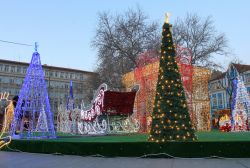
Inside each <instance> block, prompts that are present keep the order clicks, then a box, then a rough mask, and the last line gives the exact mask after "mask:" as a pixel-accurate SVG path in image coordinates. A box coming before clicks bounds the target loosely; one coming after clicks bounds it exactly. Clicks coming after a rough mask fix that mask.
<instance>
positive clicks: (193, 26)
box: [173, 14, 228, 69]
mask: <svg viewBox="0 0 250 168" xmlns="http://www.w3.org/2000/svg"><path fill="white" fill-rule="evenodd" d="M173 39H174V42H175V44H177V45H180V46H183V47H186V48H188V49H190V50H191V51H192V64H193V65H197V66H202V67H207V68H211V69H216V68H221V66H220V65H219V64H218V63H216V62H215V61H214V60H213V58H214V56H215V55H216V56H219V55H227V54H228V51H227V49H228V46H227V39H226V37H225V34H223V33H218V32H217V31H216V29H215V27H214V21H213V20H212V18H211V17H207V18H205V19H202V18H201V17H199V16H198V15H197V14H187V15H186V17H185V18H184V19H180V18H178V19H177V20H176V21H175V23H174V26H173Z"/></svg>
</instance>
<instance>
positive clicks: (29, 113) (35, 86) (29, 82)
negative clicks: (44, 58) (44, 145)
mask: <svg viewBox="0 0 250 168" xmlns="http://www.w3.org/2000/svg"><path fill="white" fill-rule="evenodd" d="M44 126H46V129H38V128H42V127H44ZM16 133H19V137H20V138H55V137H56V135H55V129H54V123H53V114H52V112H51V110H50V103H49V97H48V92H47V89H46V83H45V80H44V71H43V69H42V65H41V61H40V54H39V53H38V52H37V45H36V47H35V52H34V53H33V55H32V59H31V62H30V65H29V68H28V69H27V72H26V76H25V79H24V83H23V86H22V88H21V90H20V93H19V99H18V102H17V106H16V108H15V112H14V120H13V122H12V124H11V130H10V134H11V136H13V137H14V136H15V134H16Z"/></svg>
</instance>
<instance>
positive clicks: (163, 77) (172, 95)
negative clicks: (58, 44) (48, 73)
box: [149, 14, 196, 142]
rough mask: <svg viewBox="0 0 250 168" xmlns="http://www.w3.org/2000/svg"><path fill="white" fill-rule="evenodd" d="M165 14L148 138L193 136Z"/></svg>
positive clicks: (163, 138)
mask: <svg viewBox="0 0 250 168" xmlns="http://www.w3.org/2000/svg"><path fill="white" fill-rule="evenodd" d="M168 17H169V15H168V14H167V15H166V19H165V23H164V25H163V32H162V44H161V57H160V66H159V75H158V81H157V85H156V87H157V88H156V97H155V103H154V109H153V113H152V127H151V131H150V137H149V141H153V142H166V141H193V140H196V136H195V134H194V130H193V128H192V124H191V121H190V116H189V113H188V108H187V102H186V98H185V93H184V89H183V85H182V81H181V76H180V73H179V70H178V66H177V62H176V60H175V47H174V45H173V40H172V34H171V28H172V26H171V25H170V24H169V23H168Z"/></svg>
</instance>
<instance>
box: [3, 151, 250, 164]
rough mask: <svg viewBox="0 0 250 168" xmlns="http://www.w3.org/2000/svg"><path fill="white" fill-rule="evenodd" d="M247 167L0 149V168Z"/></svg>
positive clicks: (229, 161)
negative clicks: (5, 150) (4, 150)
mask: <svg viewBox="0 0 250 168" xmlns="http://www.w3.org/2000/svg"><path fill="white" fill-rule="evenodd" d="M75 167H76V168H78V167H79V168H129V167H133V168H151V167H152V168H158V167H159V168H183V167H184V168H203V167H204V168H250V158H248V159H152V158H151V159H149V158H146V159H145V158H126V157H124V158H122V157H117V158H101V157H81V156H70V155H61V156H58V155H49V154H34V153H21V152H20V153H18V152H3V151H0V168H75Z"/></svg>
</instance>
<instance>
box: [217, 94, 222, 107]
mask: <svg viewBox="0 0 250 168" xmlns="http://www.w3.org/2000/svg"><path fill="white" fill-rule="evenodd" d="M217 97H218V107H219V108H223V99H222V93H218V95H217Z"/></svg>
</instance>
